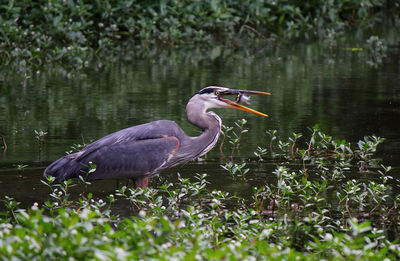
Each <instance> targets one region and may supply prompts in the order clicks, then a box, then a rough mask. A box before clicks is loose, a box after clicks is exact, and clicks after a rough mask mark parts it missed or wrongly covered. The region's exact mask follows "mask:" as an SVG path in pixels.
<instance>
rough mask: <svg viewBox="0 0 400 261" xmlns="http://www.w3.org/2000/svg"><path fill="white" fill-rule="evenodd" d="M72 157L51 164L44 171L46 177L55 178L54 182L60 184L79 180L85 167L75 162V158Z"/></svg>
mask: <svg viewBox="0 0 400 261" xmlns="http://www.w3.org/2000/svg"><path fill="white" fill-rule="evenodd" d="M70 156H71V155H68V156H65V157H62V158H60V159H58V160H56V161H54V162H53V163H52V164H50V165H49V166H48V167H47V168H46V169H45V170H44V173H43V174H44V176H45V177H48V176H52V177H55V180H54V182H55V183H60V182H63V181H64V180H67V179H72V178H77V177H78V176H79V175H82V173H83V172H82V171H83V168H84V167H85V166H84V165H82V164H80V162H77V161H75V160H74V159H73V157H70Z"/></svg>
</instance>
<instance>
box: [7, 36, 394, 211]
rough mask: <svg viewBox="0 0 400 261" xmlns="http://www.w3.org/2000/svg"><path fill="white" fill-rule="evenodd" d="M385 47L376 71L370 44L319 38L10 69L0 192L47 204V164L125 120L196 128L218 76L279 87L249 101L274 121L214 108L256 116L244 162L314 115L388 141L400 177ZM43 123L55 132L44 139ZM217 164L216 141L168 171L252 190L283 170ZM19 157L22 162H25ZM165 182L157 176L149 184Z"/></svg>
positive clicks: (389, 159)
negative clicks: (193, 108)
mask: <svg viewBox="0 0 400 261" xmlns="http://www.w3.org/2000/svg"><path fill="white" fill-rule="evenodd" d="M387 43H388V46H389V48H388V52H387V57H386V58H385V59H384V63H383V64H382V65H380V66H379V67H378V68H374V67H371V66H369V65H367V63H366V60H367V59H368V58H367V53H366V52H365V51H362V52H354V51H347V50H344V49H343V48H345V47H354V46H356V43H353V44H349V46H346V44H345V43H344V44H343V48H338V50H337V51H336V52H335V53H329V52H327V51H326V50H327V49H326V48H325V49H323V48H320V46H319V45H317V44H309V45H295V46H293V48H292V49H276V50H260V51H232V50H229V49H224V48H220V47H216V48H213V49H210V50H205V51H204V50H197V49H196V50H187V51H175V52H168V53H167V52H160V53H159V54H157V55H153V56H152V58H146V59H134V60H132V59H127V61H120V62H117V63H109V64H107V66H103V67H101V68H98V67H99V62H96V63H94V64H93V66H91V67H89V68H88V69H86V70H84V71H80V72H74V73H67V72H62V71H60V70H58V69H55V68H54V69H53V68H46V71H45V72H43V71H42V72H41V73H39V74H35V75H32V76H31V77H30V78H28V79H25V78H24V77H23V75H21V74H17V73H13V72H11V71H7V69H5V68H3V69H2V70H1V71H0V134H1V135H3V136H4V138H5V140H6V143H7V150H4V151H0V198H3V197H4V195H8V196H11V197H14V198H15V199H17V200H18V201H21V202H22V203H23V204H31V203H32V202H35V201H37V202H41V201H43V200H46V199H47V198H48V189H47V188H46V187H45V186H44V185H43V184H41V182H40V179H41V178H42V172H43V170H44V168H45V167H46V166H47V165H48V164H49V163H50V162H52V161H53V160H56V159H57V158H59V157H61V156H63V155H65V152H66V151H68V150H70V147H71V146H72V145H73V144H82V143H88V142H90V141H93V140H96V139H98V138H100V137H102V136H104V135H106V134H108V133H111V132H114V131H117V130H119V129H122V128H125V127H128V126H132V125H136V124H141V123H145V122H149V121H153V120H159V119H170V120H174V121H176V122H177V123H178V124H179V125H180V126H181V127H182V128H183V129H184V130H185V131H186V132H187V133H188V134H190V135H197V134H199V130H197V129H196V128H194V127H193V126H191V125H190V124H189V123H188V122H187V121H186V115H185V105H186V102H187V101H188V100H189V98H190V97H191V96H192V95H193V93H195V92H196V91H197V90H199V89H201V88H203V87H205V86H208V85H216V84H222V85H224V86H227V87H231V88H238V89H239V88H240V89H251V90H261V91H268V92H271V93H272V94H273V95H272V96H270V97H253V98H252V103H251V106H250V107H252V108H254V109H257V110H259V111H261V112H265V113H267V114H269V115H270V117H269V118H261V117H259V116H256V115H250V114H246V113H245V112H241V111H234V110H221V109H215V110H214V111H215V112H217V113H218V114H219V115H220V116H221V118H222V119H223V121H224V124H225V125H229V126H232V125H233V122H234V121H235V120H237V119H241V118H246V119H247V120H248V123H247V126H246V128H248V129H249V132H248V133H246V134H245V135H244V136H243V140H242V142H241V145H242V147H241V148H242V149H241V151H240V154H239V155H238V156H240V157H241V158H243V159H246V158H249V157H252V158H254V154H253V152H254V151H255V150H256V148H257V146H264V147H267V144H268V141H269V140H268V136H267V135H266V134H265V131H266V130H268V129H277V130H278V135H279V137H280V138H283V139H287V137H288V136H289V135H290V134H291V132H292V131H295V132H302V133H303V134H305V135H306V134H307V133H309V130H308V127H312V126H313V125H314V124H316V123H318V124H319V126H320V129H321V130H322V131H324V132H325V133H327V134H330V135H332V136H333V137H334V138H338V139H346V140H348V141H351V142H352V143H354V144H355V143H356V142H357V141H358V140H360V139H362V138H363V137H364V136H365V135H372V134H374V135H377V136H381V137H384V138H386V141H385V142H384V144H383V145H381V147H380V148H379V157H382V160H383V163H384V164H385V165H391V166H392V167H393V168H394V170H393V172H392V173H391V174H392V175H393V176H396V177H397V178H400V171H399V168H400V51H399V42H398V40H396V39H395V38H393V37H392V38H390V37H389V38H388V40H387ZM35 130H37V131H40V130H42V131H45V132H47V133H48V134H47V135H46V136H45V137H44V140H43V143H42V145H40V143H39V141H38V140H37V139H36V136H35V132H34V131H35ZM0 145H1V142H0ZM217 146H219V145H217ZM225 161H226V160H225ZM225 161H223V162H225ZM220 164H221V162H220V152H219V150H218V148H215V149H214V150H213V151H212V152H211V153H209V154H208V155H207V158H206V160H205V161H203V162H190V163H187V164H185V165H183V166H181V167H176V168H174V169H172V170H170V171H167V172H165V173H163V174H162V178H163V179H164V178H165V179H167V180H168V181H171V182H173V181H175V180H176V173H177V172H179V173H181V175H182V176H185V177H190V176H193V174H195V173H208V174H209V177H208V181H210V182H211V185H210V186H211V187H212V188H218V189H221V190H227V191H230V192H239V193H241V194H243V195H246V194H248V193H250V192H251V188H252V187H253V186H256V185H257V183H258V182H259V181H260V180H265V179H268V177H272V176H273V174H272V171H273V169H274V168H275V162H274V161H272V160H270V161H269V160H267V161H264V162H262V163H256V162H252V163H248V165H247V166H248V167H249V168H250V169H251V171H250V173H249V179H248V181H247V182H238V181H234V180H232V178H231V177H230V176H229V174H228V173H227V172H226V171H224V170H222V169H221V167H220V166H219V165H220ZM18 165H19V166H20V167H21V165H26V167H24V168H23V169H22V170H19V169H18ZM158 182H161V181H159V180H158V179H155V180H154V181H153V183H152V184H153V185H157V183H158ZM115 188H116V182H115V181H99V182H94V183H93V184H92V186H91V187H90V190H91V191H93V192H94V193H95V196H96V193H97V195H103V194H105V195H108V194H109V193H113V192H114V190H115Z"/></svg>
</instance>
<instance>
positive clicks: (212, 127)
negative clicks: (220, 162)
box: [186, 101, 222, 155]
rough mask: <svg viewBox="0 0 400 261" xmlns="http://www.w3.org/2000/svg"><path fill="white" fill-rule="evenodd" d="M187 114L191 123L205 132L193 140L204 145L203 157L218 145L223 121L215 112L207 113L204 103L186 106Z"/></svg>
mask: <svg viewBox="0 0 400 261" xmlns="http://www.w3.org/2000/svg"><path fill="white" fill-rule="evenodd" d="M186 114H187V118H188V120H189V122H190V123H192V124H193V125H195V126H196V127H198V128H200V129H202V130H203V133H202V134H201V135H200V136H198V137H195V138H193V139H195V140H196V143H197V144H201V145H202V147H203V151H202V152H201V155H203V154H205V153H206V152H207V151H209V150H210V149H212V148H213V147H214V145H215V144H216V142H217V140H218V137H219V134H220V131H221V125H222V122H221V119H220V118H219V117H218V115H216V114H215V113H213V112H208V113H207V112H206V108H205V105H204V104H203V103H198V102H191V101H189V103H188V105H187V106H186Z"/></svg>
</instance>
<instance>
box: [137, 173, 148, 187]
mask: <svg viewBox="0 0 400 261" xmlns="http://www.w3.org/2000/svg"><path fill="white" fill-rule="evenodd" d="M149 179H150V178H149V177H148V176H144V177H138V178H136V179H135V185H136V187H137V188H146V187H147V185H149Z"/></svg>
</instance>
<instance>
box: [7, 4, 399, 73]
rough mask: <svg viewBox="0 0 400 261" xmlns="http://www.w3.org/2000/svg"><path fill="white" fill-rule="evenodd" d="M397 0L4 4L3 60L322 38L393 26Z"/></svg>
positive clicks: (66, 60) (80, 59)
mask: <svg viewBox="0 0 400 261" xmlns="http://www.w3.org/2000/svg"><path fill="white" fill-rule="evenodd" d="M399 9H400V6H399V5H398V3H397V2H396V1H385V0H374V1H367V2H366V1H358V2H354V1H347V0H341V1H311V2H307V3H302V2H299V3H296V2H287V1H284V0H276V1H232V0H227V1H211V2H201V1H195V2H193V1H189V0H185V1H174V0H167V1H161V2H134V1H131V0H123V1H111V2H110V1H95V2H90V3H88V2H82V1H74V0H68V1H66V0H55V1H44V0H41V1H35V2H32V1H9V2H8V3H4V4H1V5H0V12H1V13H2V18H1V23H2V27H1V30H0V57H1V58H2V59H0V60H1V64H2V65H9V64H12V65H13V67H14V68H16V69H17V70H18V71H20V72H22V73H25V74H26V75H27V76H28V77H29V75H31V74H33V73H36V72H40V70H41V67H42V66H43V65H45V64H48V63H61V64H65V65H66V64H69V65H70V66H71V68H75V69H78V70H79V69H83V68H86V67H88V66H89V65H90V63H91V61H92V60H93V58H94V57H97V58H100V63H99V64H101V63H102V60H103V59H102V57H109V58H112V57H113V56H114V55H115V54H117V53H120V52H121V51H123V50H124V49H133V48H132V46H142V47H143V46H150V45H153V46H154V45H164V46H171V47H172V46H176V45H185V44H193V43H196V44H198V43H201V44H207V45H210V44H211V45H212V44H218V43H220V44H222V45H236V46H238V45H239V46H240V45H241V46H246V45H248V42H247V40H248V39H250V40H252V41H254V42H257V41H258V40H260V41H263V42H264V43H268V45H270V44H271V43H273V42H276V40H277V39H286V40H288V41H292V40H296V39H312V38H321V39H324V38H327V39H329V41H328V42H329V48H330V49H332V48H333V46H334V43H335V38H336V36H337V35H339V34H340V33H342V32H343V31H344V30H345V29H346V28H350V27H354V26H361V27H371V26H374V25H376V24H379V23H381V22H382V21H387V22H388V23H391V24H394V25H397V24H398V20H399V17H398V13H399ZM128 47H129V48H128Z"/></svg>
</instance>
